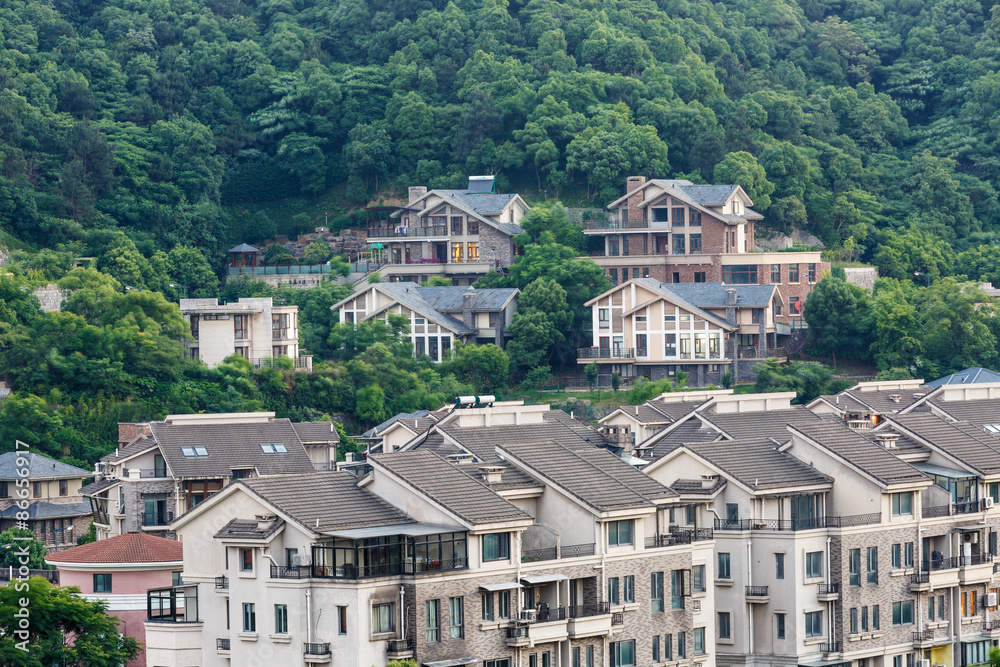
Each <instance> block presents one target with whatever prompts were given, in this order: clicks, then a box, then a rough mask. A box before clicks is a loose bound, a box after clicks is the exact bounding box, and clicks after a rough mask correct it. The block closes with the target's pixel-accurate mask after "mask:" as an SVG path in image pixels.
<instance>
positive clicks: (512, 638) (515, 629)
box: [507, 607, 569, 647]
mask: <svg viewBox="0 0 1000 667" xmlns="http://www.w3.org/2000/svg"><path fill="white" fill-rule="evenodd" d="M568 637H569V632H568V629H567V623H566V608H565V607H556V608H550V607H546V608H545V609H542V610H538V611H535V610H534V609H526V610H524V611H523V612H522V613H521V620H519V621H515V622H513V623H511V624H510V625H509V626H508V627H507V646H512V647H516V646H534V645H535V644H545V643H548V642H560V641H563V640H565V639H567V638H568Z"/></svg>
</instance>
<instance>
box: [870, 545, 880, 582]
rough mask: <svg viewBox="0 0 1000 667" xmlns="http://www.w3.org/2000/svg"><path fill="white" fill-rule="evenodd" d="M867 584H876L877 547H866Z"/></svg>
mask: <svg viewBox="0 0 1000 667" xmlns="http://www.w3.org/2000/svg"><path fill="white" fill-rule="evenodd" d="M868 583H869V584H877V583H878V547H868Z"/></svg>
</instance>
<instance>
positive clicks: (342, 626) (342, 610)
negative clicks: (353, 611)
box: [337, 606, 347, 635]
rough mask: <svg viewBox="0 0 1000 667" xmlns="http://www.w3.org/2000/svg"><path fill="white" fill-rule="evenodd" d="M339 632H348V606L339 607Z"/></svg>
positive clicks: (340, 633) (342, 633) (343, 633)
mask: <svg viewBox="0 0 1000 667" xmlns="http://www.w3.org/2000/svg"><path fill="white" fill-rule="evenodd" d="M337 634H339V635H346V634H347V607H344V606H338V607H337Z"/></svg>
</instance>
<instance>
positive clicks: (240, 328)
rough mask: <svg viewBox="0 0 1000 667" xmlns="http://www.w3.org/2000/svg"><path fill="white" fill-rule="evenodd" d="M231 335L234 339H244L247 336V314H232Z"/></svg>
mask: <svg viewBox="0 0 1000 667" xmlns="http://www.w3.org/2000/svg"><path fill="white" fill-rule="evenodd" d="M233 337H234V338H235V339H236V340H244V339H246V337H247V316H246V315H233Z"/></svg>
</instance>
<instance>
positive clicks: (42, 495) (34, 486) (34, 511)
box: [0, 452, 93, 552]
mask: <svg viewBox="0 0 1000 667" xmlns="http://www.w3.org/2000/svg"><path fill="white" fill-rule="evenodd" d="M24 470H27V476H24V475H22V471H24ZM92 474H93V473H90V472H88V471H86V470H83V469H82V468H77V467H76V466H72V465H69V464H67V463H63V462H62V461H57V460H55V459H51V458H49V457H47V456H42V455H41V454H35V453H31V452H7V453H5V454H0V531H4V530H7V529H8V528H13V527H15V526H19V525H21V522H20V520H19V519H18V516H17V515H18V514H19V513H21V512H27V513H28V519H27V520H26V524H27V527H28V529H29V530H31V531H32V532H33V533H34V534H35V539H37V540H40V541H41V542H43V543H44V544H45V548H46V549H47V550H48V551H50V552H56V551H59V550H61V549H67V548H69V547H71V546H73V545H75V544H76V540H77V538H78V537H79V536H80V535H82V534H83V533H85V532H87V529H88V528H89V527H90V505H89V503H88V502H87V501H86V499H85V498H84V497H83V495H82V494H81V492H80V488H81V487H82V485H83V480H84V479H86V478H87V477H90V476H91V475H92ZM25 483H26V484H27V486H21V485H22V484H25ZM22 490H23V491H25V492H27V494H28V495H27V498H23V497H22V496H21V495H20V494H21V491H22ZM20 500H27V502H28V507H27V508H26V509H22V508H20V507H19V506H18V505H17V503H18V502H19V501H20Z"/></svg>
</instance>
